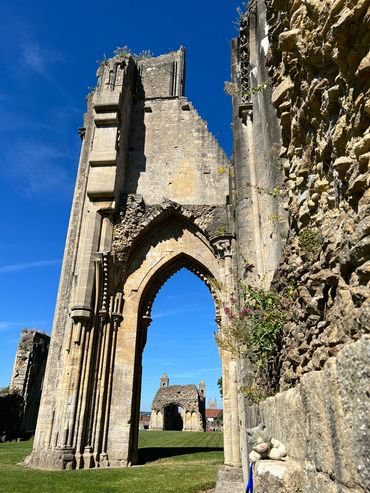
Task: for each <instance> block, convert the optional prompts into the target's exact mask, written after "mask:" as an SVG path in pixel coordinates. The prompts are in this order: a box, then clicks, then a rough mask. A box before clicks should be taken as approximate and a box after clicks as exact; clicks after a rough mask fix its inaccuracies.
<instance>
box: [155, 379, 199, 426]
mask: <svg viewBox="0 0 370 493" xmlns="http://www.w3.org/2000/svg"><path fill="white" fill-rule="evenodd" d="M205 394H206V386H205V383H204V382H203V381H201V382H200V384H199V389H198V388H197V387H196V385H194V384H190V385H169V378H168V376H167V375H166V374H165V373H164V374H163V375H162V377H161V381H160V388H159V390H158V391H157V393H156V394H155V397H154V400H153V404H152V413H151V417H150V426H149V428H150V429H151V430H178V431H204V430H205V402H206V397H205Z"/></svg>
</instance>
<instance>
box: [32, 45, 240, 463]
mask: <svg viewBox="0 0 370 493" xmlns="http://www.w3.org/2000/svg"><path fill="white" fill-rule="evenodd" d="M184 56H185V52H184V49H182V48H181V49H180V50H178V51H177V52H171V53H169V54H166V55H162V56H160V57H156V58H149V59H147V60H141V61H137V60H135V59H133V58H132V57H131V56H129V55H122V56H121V57H115V58H113V59H112V60H110V61H109V62H108V63H105V64H103V65H102V66H101V67H100V69H99V84H98V86H97V88H96V90H95V91H94V93H93V94H92V95H91V96H90V97H89V98H88V111H87V114H86V117H85V125H86V128H84V129H82V131H81V136H82V150H81V159H80V164H79V171H78V176H77V181H76V189H75V195H74V199H73V206H72V212H71V221H70V225H69V230H68V236H67V242H66V249H65V255H64V260H63V267H62V273H61V279H60V285H59V292H58V300H57V306H56V311H55V317H54V325H53V333H52V338H51V347H50V352H49V357H48V364H47V369H46V374H45V384H44V390H43V396H42V401H41V405H40V411H39V418H38V425H37V430H36V435H35V441H34V450H33V452H32V455H31V457H30V459H29V461H28V464H29V465H30V466H35V467H45V468H52V469H63V468H91V467H109V466H127V465H129V464H132V463H135V461H136V455H137V433H138V423H137V421H138V415H139V401H140V386H141V355H142V350H143V347H144V345H145V339H146V331H147V329H148V325H149V323H150V310H151V305H152V302H153V299H154V297H155V295H156V293H157V292H158V290H159V289H160V287H161V285H162V284H163V282H165V280H166V279H168V277H169V276H170V275H172V274H173V273H174V272H176V271H177V270H178V269H179V268H181V267H187V268H188V269H190V270H191V271H193V272H194V273H195V274H197V275H198V276H199V277H200V278H201V279H202V280H203V281H204V282H205V283H206V284H207V285H208V286H209V287H210V289H211V291H212V295H213V298H214V299H215V301H216V300H217V303H216V305H217V306H218V305H220V304H221V303H222V301H224V300H223V296H225V293H226V292H230V290H232V289H233V282H234V280H235V272H234V271H233V269H234V267H233V265H234V264H233V259H232V256H233V248H234V247H233V242H235V240H234V235H233V230H234V219H233V211H232V208H231V205H230V200H229V194H230V186H229V175H228V173H219V169H228V165H229V163H228V159H227V157H226V156H225V154H224V152H223V151H222V149H221V148H220V147H219V145H218V143H217V142H216V140H215V138H214V137H213V136H212V135H211V134H210V133H209V132H208V129H207V125H206V123H205V122H204V121H203V120H202V119H201V118H200V117H199V115H198V114H197V112H196V111H195V109H194V108H193V106H192V104H191V103H190V101H188V100H187V99H186V98H185V97H184V68H185V64H184ZM213 282H214V283H215V285H216V284H217V285H218V286H221V285H222V286H225V291H223V290H222V289H214V287H213ZM223 318H224V314H223V313H222V310H219V312H218V313H217V321H218V322H219V323H221V324H222V319H223ZM221 361H222V367H223V382H224V387H225V389H224V444H225V447H224V449H225V454H224V455H225V462H226V463H227V464H233V465H239V464H240V450H239V421H238V402H237V399H238V397H237V384H236V382H237V376H236V362H235V360H234V359H233V357H232V356H231V355H230V354H228V353H226V352H225V351H221Z"/></svg>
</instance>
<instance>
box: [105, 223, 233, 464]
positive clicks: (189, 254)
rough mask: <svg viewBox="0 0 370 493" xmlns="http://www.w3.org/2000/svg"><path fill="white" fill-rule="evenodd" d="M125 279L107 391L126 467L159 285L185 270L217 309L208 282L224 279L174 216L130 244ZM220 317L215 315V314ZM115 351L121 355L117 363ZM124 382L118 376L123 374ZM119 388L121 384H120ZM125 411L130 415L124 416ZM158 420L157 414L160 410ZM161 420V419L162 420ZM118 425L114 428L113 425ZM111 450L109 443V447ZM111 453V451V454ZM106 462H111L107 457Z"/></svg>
mask: <svg viewBox="0 0 370 493" xmlns="http://www.w3.org/2000/svg"><path fill="white" fill-rule="evenodd" d="M127 258H128V259H129V261H128V262H127V268H126V275H125V278H124V284H123V288H122V289H123V297H124V299H125V305H124V309H123V321H122V324H121V327H120V330H119V331H118V337H117V348H118V349H117V355H116V359H118V361H117V360H116V369H115V376H114V381H113V390H112V392H113V393H112V409H111V419H112V420H113V421H114V422H116V423H122V429H121V432H120V433H119V435H120V436H121V437H122V436H124V434H125V426H124V423H125V422H128V421H129V422H130V424H131V426H130V430H129V432H128V434H127V437H126V443H125V444H124V443H122V442H121V443H118V444H117V447H119V448H120V449H122V447H123V446H126V447H127V456H128V457H129V460H130V462H135V461H136V452H137V431H138V420H139V402H140V393H141V372H142V368H141V359H142V352H143V349H144V346H145V343H146V339H147V330H148V327H149V325H150V322H151V318H150V313H151V307H152V304H153V301H154V299H155V297H156V295H157V293H158V291H159V290H160V288H161V286H162V285H163V284H164V283H165V282H166V281H167V280H168V279H169V277H171V276H172V275H173V274H175V273H176V272H177V271H178V270H179V269H181V268H183V267H185V268H188V269H189V270H190V271H192V272H194V273H195V274H196V275H197V276H198V277H199V278H200V279H201V280H202V281H203V282H205V283H206V285H207V286H208V287H209V289H210V291H211V294H212V296H213V299H214V300H215V305H216V306H218V305H219V304H220V302H221V300H219V296H220V293H216V290H215V288H214V283H213V281H214V280H215V281H216V284H217V283H222V282H223V281H224V275H225V266H224V264H225V260H224V259H222V258H221V257H220V256H219V255H216V253H215V249H214V248H213V247H212V246H211V244H210V242H209V240H207V239H206V237H205V235H201V234H200V232H199V230H198V228H194V227H193V225H192V224H191V222H189V221H188V220H187V219H186V218H183V217H181V216H180V215H178V214H175V215H166V216H165V218H163V217H162V220H161V221H154V224H153V225H148V226H147V227H146V234H145V235H143V236H142V238H141V241H140V242H137V243H136V246H135V249H134V251H133V252H132V254H131V255H129V256H128V257H127ZM218 316H219V317H220V316H221V315H220V313H219V312H218ZM121 348H125V349H126V351H125V354H124V355H123V356H122V360H121V361H120V354H121ZM132 369H133V372H132V374H131V376H130V381H129V382H128V381H127V379H124V378H123V376H122V377H121V376H120V372H122V375H123V374H126V375H127V374H128V373H129V372H130V371H132ZM120 383H121V385H120ZM123 393H127V395H129V396H133V398H132V401H131V400H130V397H129V406H128V407H125V408H124V407H122V406H120V404H119V403H120V396H122V394H123ZM128 408H130V414H129V413H128ZM162 415H163V411H162ZM163 418H164V416H163ZM117 426H118V425H117ZM110 448H111V450H114V443H113V441H112V443H111V447H110ZM113 453H114V452H113ZM109 460H110V461H111V460H115V458H114V455H112V453H111V454H110V459H109Z"/></svg>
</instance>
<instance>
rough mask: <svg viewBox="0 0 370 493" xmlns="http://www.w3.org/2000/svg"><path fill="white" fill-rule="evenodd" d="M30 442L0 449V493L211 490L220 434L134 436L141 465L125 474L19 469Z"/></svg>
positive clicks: (220, 458)
mask: <svg viewBox="0 0 370 493" xmlns="http://www.w3.org/2000/svg"><path fill="white" fill-rule="evenodd" d="M31 449H32V441H28V442H17V443H15V442H14V443H5V444H0V492H1V493H3V492H4V493H34V492H37V493H49V492H50V493H54V492H55V493H59V492H60V493H85V492H88V493H95V492H99V493H116V492H117V493H118V492H120V493H195V492H199V491H202V490H205V489H207V488H211V487H212V486H214V484H215V482H216V475H217V470H218V467H219V465H220V464H221V463H222V461H223V451H222V433H217V432H213V433H193V432H175V431H166V432H156V431H145V432H140V436H139V459H140V463H141V464H142V465H139V466H134V467H130V468H125V469H94V470H82V471H39V470H35V469H28V468H26V467H24V466H23V465H21V464H20V462H21V461H23V459H24V458H25V457H26V456H27V455H28V454H29V453H30V452H31Z"/></svg>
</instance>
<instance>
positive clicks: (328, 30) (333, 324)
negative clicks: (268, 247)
mask: <svg viewBox="0 0 370 493" xmlns="http://www.w3.org/2000/svg"><path fill="white" fill-rule="evenodd" d="M266 4H267V22H268V25H269V39H270V43H271V44H270V48H269V52H268V55H267V57H268V66H269V70H268V72H269V77H270V78H271V81H272V86H273V92H272V102H273V104H274V106H275V108H276V111H277V116H278V117H279V119H280V122H281V128H282V144H283V147H282V150H281V153H280V157H281V158H282V159H281V160H282V165H283V166H284V172H285V183H284V187H283V189H282V192H281V197H282V200H283V202H284V205H285V208H286V209H288V211H289V218H290V229H289V237H288V241H287V245H286V248H285V252H284V256H283V258H282V261H281V264H280V267H279V268H278V270H277V272H276V274H275V287H276V288H277V289H280V288H281V287H282V286H283V285H284V284H286V283H287V282H291V283H293V285H294V286H296V303H295V306H294V309H293V311H292V313H290V314H289V323H288V324H287V325H286V326H285V330H284V337H283V345H282V352H281V364H282V367H281V375H280V387H281V389H286V388H289V387H291V386H293V385H295V384H297V383H298V382H299V381H300V378H301V377H302V375H304V374H305V373H308V372H310V371H313V370H319V369H321V368H322V367H323V366H324V364H325V362H326V361H327V360H328V358H330V357H331V356H335V355H336V354H337V352H338V351H339V350H340V349H341V348H342V347H343V345H344V344H346V343H348V342H350V341H353V340H356V339H358V338H359V337H360V336H361V334H362V333H363V332H365V331H368V329H369V327H370V299H369V286H368V282H369V279H370V237H369V233H370V189H369V185H370V174H369V157H370V131H369V123H370V89H369V77H370V58H369V46H370V30H369V21H370V10H369V5H370V2H369V1H367V0H336V1H328V0H326V1H322V0H308V1H306V2H302V1H301V0H292V1H288V2H282V1H279V0H268V1H267V2H266Z"/></svg>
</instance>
